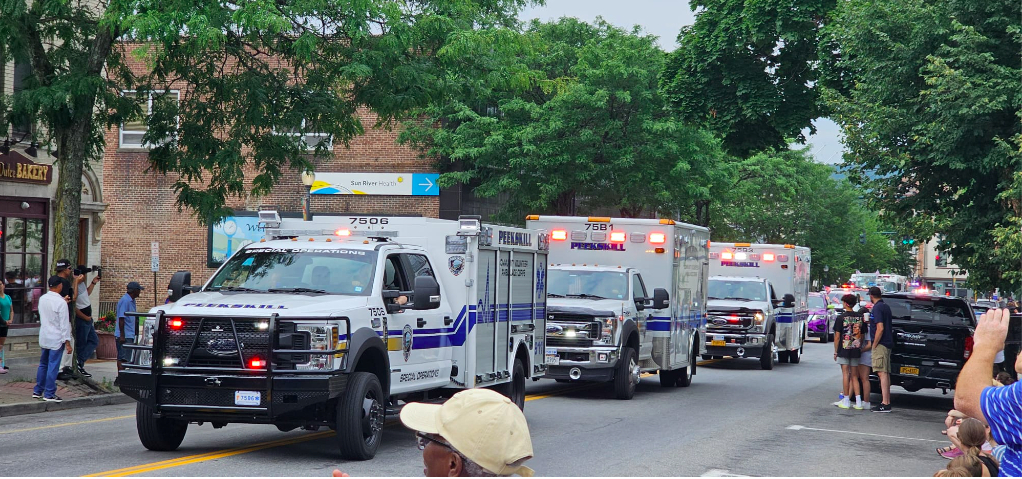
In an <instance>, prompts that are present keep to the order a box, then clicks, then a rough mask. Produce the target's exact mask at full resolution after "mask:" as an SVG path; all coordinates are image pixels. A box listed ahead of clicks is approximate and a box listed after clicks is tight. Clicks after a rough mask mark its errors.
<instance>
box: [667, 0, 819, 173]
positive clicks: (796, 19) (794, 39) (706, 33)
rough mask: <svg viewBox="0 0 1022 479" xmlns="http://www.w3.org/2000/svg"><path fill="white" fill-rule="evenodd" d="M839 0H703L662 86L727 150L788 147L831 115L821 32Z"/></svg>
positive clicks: (681, 111)
mask: <svg viewBox="0 0 1022 479" xmlns="http://www.w3.org/2000/svg"><path fill="white" fill-rule="evenodd" d="M836 3H837V2H836V1H835V0H802V1H798V2H791V1H781V0H758V1H746V0H698V1H693V2H690V6H691V7H692V9H693V10H696V11H699V13H698V15H697V17H696V21H695V24H694V25H692V26H689V27H685V28H682V30H681V33H680V34H679V35H678V44H679V47H678V49H677V50H675V51H674V52H672V53H671V54H670V59H669V60H668V62H667V67H666V69H665V71H664V74H663V82H662V84H663V88H664V91H665V92H666V94H667V96H668V99H669V101H670V104H671V106H672V107H673V108H674V109H675V111H676V112H677V114H678V115H679V117H680V118H681V119H683V120H685V121H690V122H694V123H695V124H699V125H705V126H706V127H707V128H709V129H710V130H711V131H713V132H714V133H716V134H717V135H719V136H720V137H721V138H723V140H724V148H725V149H726V150H727V152H728V153H730V154H732V155H735V156H738V157H742V158H745V157H748V156H750V155H752V154H753V153H755V152H757V151H761V150H765V149H769V148H775V149H779V148H785V147H787V145H788V140H789V139H790V138H794V139H796V140H798V141H799V142H804V141H805V137H804V135H803V134H802V130H803V129H805V128H809V129H810V131H815V129H814V128H813V126H812V123H811V121H812V120H813V119H816V118H818V117H820V116H823V113H825V112H824V111H823V110H822V109H821V108H820V103H819V102H818V96H819V93H818V91H817V88H816V82H817V81H818V80H819V78H820V62H819V55H820V54H819V51H818V45H819V36H820V30H821V28H822V27H823V25H824V21H823V20H824V19H825V18H826V16H827V14H828V12H830V11H831V10H832V9H833V8H834V6H835V4H836Z"/></svg>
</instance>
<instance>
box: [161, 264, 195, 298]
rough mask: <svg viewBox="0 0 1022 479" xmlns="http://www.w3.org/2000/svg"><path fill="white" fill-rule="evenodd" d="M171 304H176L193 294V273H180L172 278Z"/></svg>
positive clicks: (169, 288) (170, 288) (170, 287)
mask: <svg viewBox="0 0 1022 479" xmlns="http://www.w3.org/2000/svg"><path fill="white" fill-rule="evenodd" d="M167 289H168V290H170V291H169V292H170V302H172V303H173V302H175V301H177V300H179V299H181V298H182V297H184V296H186V295H188V294H189V293H191V292H192V273H191V272H190V271H178V272H176V273H174V276H171V277H170V286H169V287H168V288H167Z"/></svg>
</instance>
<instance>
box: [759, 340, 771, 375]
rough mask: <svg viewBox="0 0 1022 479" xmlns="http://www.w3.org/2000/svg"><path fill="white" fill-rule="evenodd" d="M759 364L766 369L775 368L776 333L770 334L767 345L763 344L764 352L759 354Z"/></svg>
mask: <svg viewBox="0 0 1022 479" xmlns="http://www.w3.org/2000/svg"><path fill="white" fill-rule="evenodd" d="M759 366H760V367H761V368H763V369H765V370H771V369H773V368H774V335H773V334H771V335H768V336H767V338H766V345H765V346H763V353H762V354H760V356H759Z"/></svg>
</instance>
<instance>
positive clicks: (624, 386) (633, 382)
mask: <svg viewBox="0 0 1022 479" xmlns="http://www.w3.org/2000/svg"><path fill="white" fill-rule="evenodd" d="M638 385H639V362H638V361H637V360H636V359H635V350H634V349H632V348H624V349H622V350H621V359H619V360H618V363H617V371H614V395H615V396H617V398H618V399H631V398H632V397H634V396H635V388H636V387H637V386H638Z"/></svg>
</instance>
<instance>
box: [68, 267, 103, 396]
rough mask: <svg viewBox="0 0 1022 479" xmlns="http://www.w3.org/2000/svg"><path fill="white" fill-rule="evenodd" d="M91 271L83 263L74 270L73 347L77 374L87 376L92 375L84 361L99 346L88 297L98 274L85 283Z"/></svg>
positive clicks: (96, 281)
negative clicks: (76, 357)
mask: <svg viewBox="0 0 1022 479" xmlns="http://www.w3.org/2000/svg"><path fill="white" fill-rule="evenodd" d="M91 272H92V269H91V268H87V267H85V266H83V265H78V267H77V268H75V271H74V277H75V283H76V284H77V286H76V289H77V291H76V292H77V296H76V298H75V349H76V350H77V351H78V374H80V375H82V376H85V377H87V378H91V377H92V375H91V374H89V372H88V371H86V370H85V362H86V361H88V360H89V359H90V358H92V353H94V352H96V347H97V346H99V335H97V334H96V328H95V327H94V323H93V322H92V300H91V299H90V298H89V296H90V295H92V290H93V289H95V288H96V283H98V282H99V275H97V276H96V277H94V278H92V281H88V285H86V280H85V279H86V275H87V274H89V273H91Z"/></svg>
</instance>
